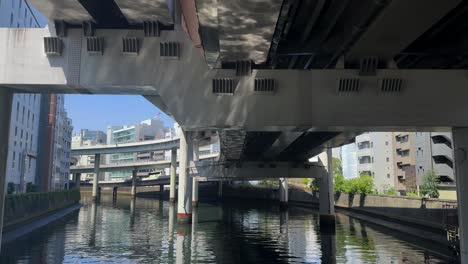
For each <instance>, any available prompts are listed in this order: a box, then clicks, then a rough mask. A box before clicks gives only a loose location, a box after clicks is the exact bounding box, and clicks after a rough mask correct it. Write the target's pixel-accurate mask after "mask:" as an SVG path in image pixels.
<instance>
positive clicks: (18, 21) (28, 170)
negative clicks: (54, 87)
mask: <svg viewBox="0 0 468 264" xmlns="http://www.w3.org/2000/svg"><path fill="white" fill-rule="evenodd" d="M40 20H41V21H42V20H43V18H42V16H41V15H40V14H39V12H38V11H37V10H35V9H34V8H33V7H31V6H30V5H29V4H28V3H27V2H26V1H24V0H11V1H6V0H3V1H0V27H35V28H37V27H41V26H42V25H41V22H40ZM40 105H41V95H39V94H15V95H14V96H13V104H12V112H11V122H10V138H9V145H8V150H9V151H8V161H7V166H8V168H7V175H6V181H7V186H8V187H7V188H8V191H9V192H24V191H26V189H27V186H32V185H33V184H35V177H36V169H37V168H36V167H37V153H38V134H39V119H40V118H39V115H40Z"/></svg>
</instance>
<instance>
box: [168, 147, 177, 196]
mask: <svg viewBox="0 0 468 264" xmlns="http://www.w3.org/2000/svg"><path fill="white" fill-rule="evenodd" d="M176 173H177V149H175V148H174V149H171V170H170V183H169V184H170V185H169V202H170V203H175V197H176V196H175V186H176Z"/></svg>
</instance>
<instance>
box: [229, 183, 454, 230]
mask: <svg viewBox="0 0 468 264" xmlns="http://www.w3.org/2000/svg"><path fill="white" fill-rule="evenodd" d="M291 187H292V186H290V188H289V202H291V203H300V204H303V205H307V206H312V207H318V201H319V199H318V197H319V194H318V193H312V192H308V191H305V190H302V189H298V188H291ZM223 195H224V197H232V198H234V197H235V198H246V199H266V200H276V201H278V189H272V188H265V187H253V186H249V187H244V186H227V187H226V188H225V191H224V193H223ZM335 207H336V208H340V209H345V210H348V211H350V212H353V213H359V214H363V215H367V216H371V217H374V218H380V219H385V220H391V221H393V222H400V223H403V224H405V225H406V224H408V225H411V226H414V227H417V228H426V229H433V230H432V231H435V232H438V231H442V230H443V229H444V228H445V225H446V224H456V221H457V210H456V209H449V208H450V207H452V208H456V207H457V202H456V201H453V200H440V199H427V198H411V197H404V196H387V195H367V196H361V195H358V194H355V195H350V194H345V193H337V194H336V195H335ZM447 207H449V208H447ZM453 221H455V223H453Z"/></svg>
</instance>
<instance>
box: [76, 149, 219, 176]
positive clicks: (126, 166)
mask: <svg viewBox="0 0 468 264" xmlns="http://www.w3.org/2000/svg"><path fill="white" fill-rule="evenodd" d="M218 157H219V153H215V154H209V155H202V156H200V159H201V160H203V159H216V158H218ZM177 162H178V161H177ZM170 165H171V161H170V160H161V161H151V162H129V163H121V164H103V165H101V166H100V167H99V170H100V171H101V172H112V171H122V170H151V169H165V168H169V167H170ZM93 172H94V167H93V165H90V166H71V167H70V173H71V174H73V173H93Z"/></svg>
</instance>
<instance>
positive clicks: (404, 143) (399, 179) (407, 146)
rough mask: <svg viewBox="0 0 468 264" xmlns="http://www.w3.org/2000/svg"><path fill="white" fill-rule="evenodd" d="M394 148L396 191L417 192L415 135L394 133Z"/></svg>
mask: <svg viewBox="0 0 468 264" xmlns="http://www.w3.org/2000/svg"><path fill="white" fill-rule="evenodd" d="M393 146H394V151H393V158H394V161H395V166H394V170H395V175H396V177H395V189H396V190H398V191H400V192H404V191H415V190H416V188H417V187H416V185H417V182H416V156H415V149H414V148H415V133H414V132H393Z"/></svg>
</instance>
